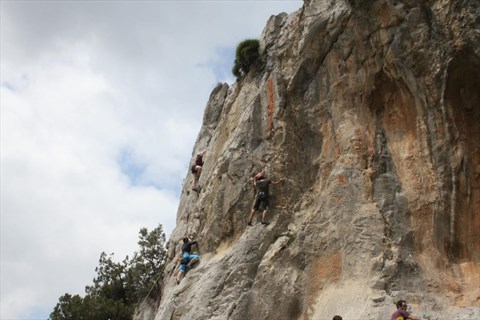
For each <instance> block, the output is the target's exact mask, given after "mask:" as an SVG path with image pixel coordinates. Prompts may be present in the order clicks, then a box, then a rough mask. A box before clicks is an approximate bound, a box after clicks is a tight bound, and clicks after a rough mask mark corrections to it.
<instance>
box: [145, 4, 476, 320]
mask: <svg viewBox="0 0 480 320" xmlns="http://www.w3.org/2000/svg"><path fill="white" fill-rule="evenodd" d="M350 2H352V3H354V4H355V5H353V6H352V4H351V3H350ZM260 48H261V53H262V57H263V64H262V66H257V68H255V70H253V71H251V72H250V73H249V74H248V75H247V76H246V77H245V78H244V79H241V80H239V81H237V82H236V83H235V84H234V85H232V86H228V85H227V84H219V85H218V86H217V87H216V88H215V89H214V90H213V92H212V94H211V97H210V100H209V102H208V105H207V107H206V110H205V115H204V119H203V126H202V128H201V131H200V133H199V136H198V139H197V142H196V145H195V147H194V154H196V153H197V152H199V151H201V150H203V149H205V148H207V149H208V153H207V154H206V156H205V160H206V162H205V165H204V169H203V172H202V175H201V178H200V185H201V186H202V190H201V192H200V193H199V194H197V193H195V192H192V191H191V185H190V179H191V178H192V175H191V174H190V173H188V175H187V180H186V182H185V185H184V188H183V192H182V196H181V200H180V205H179V209H178V217H177V226H176V229H175V230H174V232H173V233H172V235H171V238H170V241H169V257H168V259H169V260H168V261H169V262H168V266H167V268H166V271H165V274H164V292H163V296H162V298H161V300H160V301H157V302H155V303H152V304H151V305H149V306H147V305H143V306H142V307H140V308H139V309H138V310H137V315H136V319H142V320H147V319H156V320H164V319H169V320H172V319H189V320H190V319H219V320H220V319H222V320H223V319H252V320H255V319H312V320H317V319H328V320H330V319H332V317H333V316H334V315H335V314H340V315H342V316H343V318H344V319H389V317H390V315H391V313H392V312H393V311H394V310H395V306H394V304H393V303H394V302H395V301H396V300H397V299H406V300H407V301H408V302H409V305H410V306H412V313H413V314H415V315H417V316H420V317H422V318H423V319H479V318H480V289H479V288H480V5H479V1H478V0H430V1H427V0H370V1H346V0H330V1H329V0H306V1H305V3H304V5H303V7H302V8H301V9H300V10H299V11H297V12H295V13H293V14H291V15H287V14H280V15H278V16H273V17H271V18H270V20H269V21H268V23H267V25H266V27H265V29H264V31H263V34H262V36H261V38H260ZM262 168H265V170H266V172H267V175H268V176H269V177H270V178H274V179H275V178H280V177H284V178H285V182H284V183H283V184H278V185H274V186H272V187H271V201H270V204H271V206H270V208H271V209H270V215H269V220H270V221H271V224H270V225H268V226H263V225H261V224H260V223H259V222H258V221H256V223H255V224H254V225H253V226H247V219H248V215H249V212H250V209H251V205H252V202H253V199H254V190H253V188H252V180H251V178H252V174H253V173H256V172H258V171H259V170H261V169H262ZM186 235H193V236H195V238H196V239H197V240H198V241H199V243H200V246H199V254H200V255H201V256H202V259H201V263H200V264H199V265H198V266H197V267H195V268H194V269H192V270H191V271H189V272H188V273H187V275H186V277H185V279H183V281H182V282H181V283H180V285H176V283H175V275H176V272H177V270H178V269H176V259H175V257H176V256H177V255H178V253H179V250H180V243H181V239H182V237H184V236H186Z"/></svg>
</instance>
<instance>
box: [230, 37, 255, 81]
mask: <svg viewBox="0 0 480 320" xmlns="http://www.w3.org/2000/svg"><path fill="white" fill-rule="evenodd" d="M259 48H260V44H259V42H258V40H255V39H248V40H244V41H242V42H240V43H239V44H238V46H237V50H236V55H235V62H234V65H233V69H232V73H233V75H234V76H236V77H237V78H239V77H242V76H244V75H245V74H247V73H248V72H249V71H250V69H251V68H252V66H253V65H254V63H255V62H256V61H257V60H258V58H259V57H260V53H259V51H258V50H259Z"/></svg>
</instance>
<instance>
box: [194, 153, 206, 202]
mask: <svg viewBox="0 0 480 320" xmlns="http://www.w3.org/2000/svg"><path fill="white" fill-rule="evenodd" d="M206 152H207V149H205V150H203V152H201V153H197V158H196V159H195V163H194V164H193V165H192V173H193V188H192V190H193V191H195V192H199V191H200V187H199V186H198V179H200V173H202V167H203V163H204V162H203V157H204V156H205V153H206Z"/></svg>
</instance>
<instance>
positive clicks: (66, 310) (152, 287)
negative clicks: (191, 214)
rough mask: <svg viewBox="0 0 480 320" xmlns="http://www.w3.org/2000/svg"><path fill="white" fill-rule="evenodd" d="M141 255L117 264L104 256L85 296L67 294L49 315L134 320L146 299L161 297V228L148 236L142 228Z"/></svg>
mask: <svg viewBox="0 0 480 320" xmlns="http://www.w3.org/2000/svg"><path fill="white" fill-rule="evenodd" d="M138 245H139V247H140V249H139V251H137V252H135V253H134V255H133V258H132V259H129V257H128V256H127V257H125V259H124V260H123V261H122V262H115V261H114V260H113V257H114V255H113V254H111V255H107V254H106V253H105V252H102V254H101V255H100V260H99V266H98V267H97V268H95V272H96V273H97V276H96V277H95V278H94V279H93V285H91V286H87V287H86V288H85V291H86V295H85V296H84V297H83V298H82V297H81V296H79V295H71V294H69V293H65V294H64V295H63V296H61V297H60V298H59V302H58V303H57V305H56V306H55V308H54V310H53V312H52V313H51V314H50V319H51V320H67V319H69V320H74V319H75V320H78V319H99V320H100V319H117V320H124V319H125V320H127V319H131V318H132V315H133V312H134V309H135V306H136V305H137V304H138V303H139V302H140V301H141V299H143V298H145V297H150V298H153V299H156V298H158V297H159V296H160V295H161V282H162V279H160V278H159V277H160V276H161V275H162V273H163V268H164V266H165V258H166V255H167V253H166V249H165V233H164V232H163V227H162V225H159V226H158V227H157V228H155V229H153V230H152V231H151V232H149V231H148V230H147V229H146V228H141V229H140V232H139V241H138Z"/></svg>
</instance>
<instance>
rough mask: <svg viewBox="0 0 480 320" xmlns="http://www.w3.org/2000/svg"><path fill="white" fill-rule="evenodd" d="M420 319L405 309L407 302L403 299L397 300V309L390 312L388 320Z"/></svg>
mask: <svg viewBox="0 0 480 320" xmlns="http://www.w3.org/2000/svg"><path fill="white" fill-rule="evenodd" d="M407 319H409V320H420V318H419V317H416V316H414V315H412V314H411V313H410V312H408V311H407V302H406V301H405V300H398V301H397V311H395V312H394V313H393V314H392V317H391V318H390V320H407Z"/></svg>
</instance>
